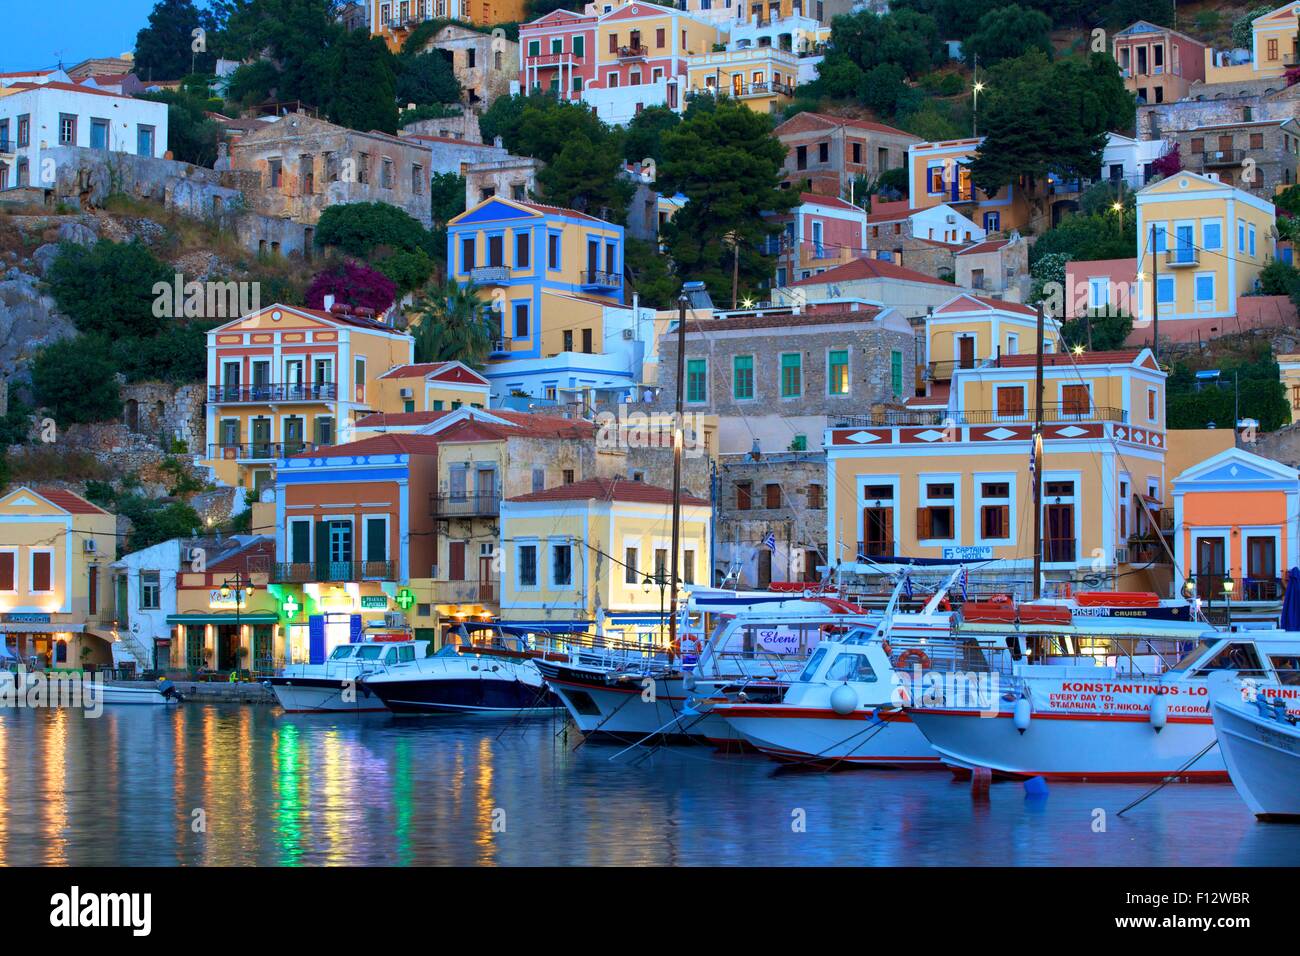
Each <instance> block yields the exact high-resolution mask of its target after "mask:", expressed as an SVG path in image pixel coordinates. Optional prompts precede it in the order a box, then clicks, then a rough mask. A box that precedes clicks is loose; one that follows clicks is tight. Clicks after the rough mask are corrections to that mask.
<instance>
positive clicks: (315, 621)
mask: <svg viewBox="0 0 1300 956" xmlns="http://www.w3.org/2000/svg"><path fill="white" fill-rule="evenodd" d="M307 662H308V663H310V664H324V663H325V616H324V615H323V614H313V615H312V616H311V617H309V618H307Z"/></svg>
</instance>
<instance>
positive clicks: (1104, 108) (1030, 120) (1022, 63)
mask: <svg viewBox="0 0 1300 956" xmlns="http://www.w3.org/2000/svg"><path fill="white" fill-rule="evenodd" d="M988 76H989V80H988V87H989V88H988V90H987V91H986V92H985V94H984V95H985V97H986V99H982V100H981V102H980V129H981V132H983V134H984V141H983V143H982V144H981V145H980V150H979V152H978V153H977V154H976V156H975V159H974V160H973V161H972V162H971V164H970V169H971V176H972V178H973V180H974V182H975V185H976V186H978V187H979V188H980V189H982V190H984V192H986V193H987V194H989V195H990V196H996V195H997V194H998V192H999V191H1000V190H1002V189H1003V188H1004V187H1005V186H1006V185H1007V184H1008V183H1013V182H1016V181H1017V180H1018V179H1019V178H1020V177H1021V176H1026V177H1029V178H1031V179H1033V180H1034V181H1035V182H1037V183H1044V182H1046V180H1047V177H1048V174H1049V173H1056V174H1057V175H1059V176H1061V177H1062V178H1063V179H1066V180H1075V179H1081V178H1084V179H1095V178H1097V177H1098V175H1099V174H1100V172H1101V153H1102V149H1103V148H1104V147H1105V145H1106V134H1107V133H1108V132H1109V131H1111V130H1121V129H1131V128H1132V126H1133V119H1134V110H1135V106H1134V99H1133V94H1132V93H1130V92H1129V91H1128V90H1126V89H1125V88H1124V81H1123V79H1122V78H1121V77H1120V75H1119V68H1118V66H1116V64H1115V61H1114V60H1112V59H1111V58H1110V57H1109V56H1105V55H1103V54H1099V53H1094V54H1091V55H1090V56H1089V57H1088V58H1087V59H1082V58H1077V57H1076V58H1070V59H1066V60H1059V61H1057V62H1055V63H1052V62H1049V61H1048V59H1047V56H1046V55H1045V54H1044V53H1042V52H1041V51H1039V50H1032V51H1030V52H1029V53H1027V54H1025V55H1024V56H1021V57H1018V58H1016V59H1014V60H1004V61H1003V62H1002V63H999V64H998V65H997V66H995V67H994V68H993V69H992V70H990V71H989V74H988ZM1039 198H1040V199H1041V196H1040V197H1039Z"/></svg>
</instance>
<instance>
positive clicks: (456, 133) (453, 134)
mask: <svg viewBox="0 0 1300 956" xmlns="http://www.w3.org/2000/svg"><path fill="white" fill-rule="evenodd" d="M448 112H450V110H448ZM399 135H401V136H436V137H437V138H439V139H457V140H463V141H464V142H466V143H482V142H483V133H482V132H481V131H480V130H479V125H478V113H476V112H474V111H473V110H470V109H462V110H461V111H460V112H459V113H457V114H455V115H453V116H436V117H433V118H432V119H422V120H416V121H415V122H414V123H407V124H406V125H405V126H403V127H402V129H401V132H400V133H399Z"/></svg>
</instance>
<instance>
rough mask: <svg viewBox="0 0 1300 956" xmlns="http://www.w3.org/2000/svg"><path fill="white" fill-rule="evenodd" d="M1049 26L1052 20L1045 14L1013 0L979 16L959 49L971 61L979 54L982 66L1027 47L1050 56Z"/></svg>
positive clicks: (1011, 57) (1026, 49)
mask: <svg viewBox="0 0 1300 956" xmlns="http://www.w3.org/2000/svg"><path fill="white" fill-rule="evenodd" d="M1051 29H1052V20H1051V18H1050V17H1049V16H1047V14H1045V13H1041V12H1040V11H1038V10H1026V9H1025V8H1024V7H1021V6H1017V5H1016V4H1014V3H1013V4H1010V5H1008V6H1005V7H999V8H997V9H996V10H990V11H989V12H988V13H986V14H984V16H982V17H980V21H979V26H978V27H976V29H975V32H974V33H972V34H971V35H970V36H969V37H967V39H966V41H965V42H964V43H963V44H962V53H964V54H965V56H966V59H967V62H971V63H973V62H975V57H979V61H980V62H981V63H983V64H984V65H985V66H992V65H993V64H994V63H998V62H1000V61H1002V60H1010V59H1014V58H1015V57H1019V56H1023V55H1024V54H1026V53H1028V52H1029V51H1030V50H1041V51H1042V52H1043V54H1044V55H1046V56H1049V57H1050V56H1051V55H1052V39H1051V37H1050V36H1049V33H1050V31H1051Z"/></svg>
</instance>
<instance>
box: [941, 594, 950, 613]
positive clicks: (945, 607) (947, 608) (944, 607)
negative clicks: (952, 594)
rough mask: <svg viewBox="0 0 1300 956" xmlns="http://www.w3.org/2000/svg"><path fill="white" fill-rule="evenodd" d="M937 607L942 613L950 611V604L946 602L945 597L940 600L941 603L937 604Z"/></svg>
mask: <svg viewBox="0 0 1300 956" xmlns="http://www.w3.org/2000/svg"><path fill="white" fill-rule="evenodd" d="M939 607H940V609H941V610H944V611H951V610H952V603H951V602H950V601H949V600H948V598H947V597H945V598H943V600H941V601H940V602H939Z"/></svg>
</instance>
